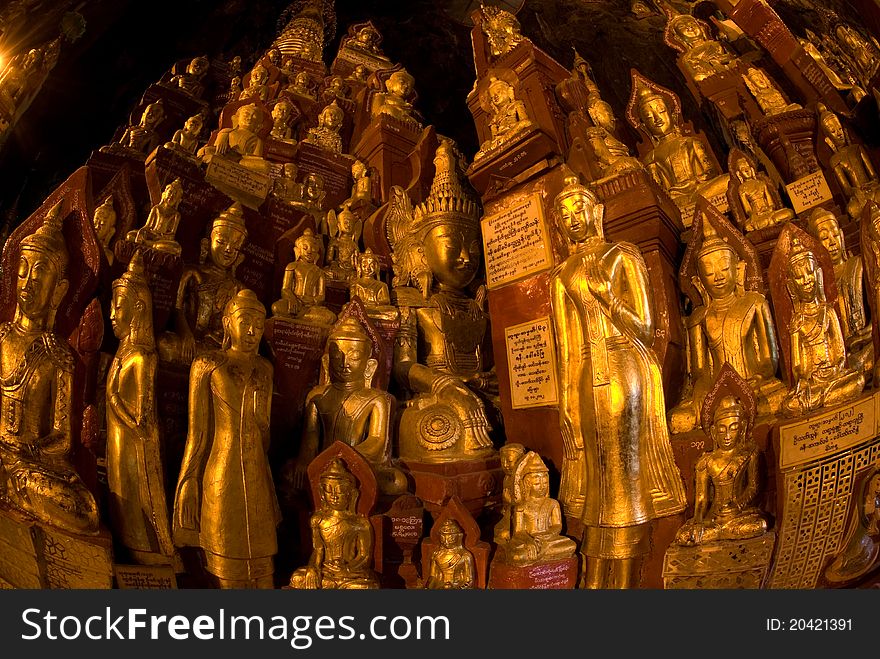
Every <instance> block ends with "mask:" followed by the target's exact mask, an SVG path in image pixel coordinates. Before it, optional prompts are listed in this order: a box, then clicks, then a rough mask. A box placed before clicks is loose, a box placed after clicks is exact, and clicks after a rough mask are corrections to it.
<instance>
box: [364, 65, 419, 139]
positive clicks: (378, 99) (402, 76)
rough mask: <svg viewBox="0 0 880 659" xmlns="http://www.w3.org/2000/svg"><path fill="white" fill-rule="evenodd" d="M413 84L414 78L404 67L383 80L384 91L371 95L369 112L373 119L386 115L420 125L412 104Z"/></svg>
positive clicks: (414, 83)
mask: <svg viewBox="0 0 880 659" xmlns="http://www.w3.org/2000/svg"><path fill="white" fill-rule="evenodd" d="M415 85H416V80H415V78H413V77H412V76H411V75H410V74H409V73H407V71H406V69H400V70H399V71H395V72H394V73H392V74H391V75H390V76H388V79H387V80H386V81H385V91H384V92H378V93H376V94H375V95H374V96H373V101H372V112H371V115H372V117H373V119H376V118H378V117H380V116H381V115H388V116H390V117H394V118H395V119H397V120H398V121H403V122H406V123H410V124H417V125H419V126H421V124H420V122H419V120H418V119H417V118H416V117H415V114H414V110H413V106H412V98H413V93H414V92H415Z"/></svg>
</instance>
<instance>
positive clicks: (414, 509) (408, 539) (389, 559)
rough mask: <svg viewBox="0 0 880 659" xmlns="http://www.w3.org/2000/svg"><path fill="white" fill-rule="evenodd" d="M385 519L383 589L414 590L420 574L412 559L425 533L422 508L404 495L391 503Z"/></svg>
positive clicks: (415, 499) (410, 497)
mask: <svg viewBox="0 0 880 659" xmlns="http://www.w3.org/2000/svg"><path fill="white" fill-rule="evenodd" d="M385 517H386V519H387V523H386V524H384V530H385V535H386V537H385V538H384V540H383V542H382V546H383V554H384V573H383V575H382V577H383V579H382V580H383V585H385V586H386V587H388V588H417V587H418V581H419V571H418V567H417V566H416V563H415V562H414V561H413V555H414V554H415V549H416V547H417V546H418V545H419V542H420V541H421V539H422V535H423V533H424V530H425V520H424V517H425V507H424V506H423V505H422V502H421V500H420V499H419V498H418V497H414V496H412V495H411V494H404V495H402V496H399V497H397V499H395V500H394V502H393V503H392V504H391V507H390V508H389V509H388V511H387V512H386V513H385Z"/></svg>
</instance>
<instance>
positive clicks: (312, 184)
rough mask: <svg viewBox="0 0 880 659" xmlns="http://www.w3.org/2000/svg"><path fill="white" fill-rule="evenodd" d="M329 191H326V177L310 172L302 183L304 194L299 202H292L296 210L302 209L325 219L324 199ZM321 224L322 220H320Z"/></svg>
mask: <svg viewBox="0 0 880 659" xmlns="http://www.w3.org/2000/svg"><path fill="white" fill-rule="evenodd" d="M326 196H327V191H326V190H325V189H324V177H323V176H321V175H320V174H317V173H315V172H309V173H308V174H306V177H305V178H304V179H303V182H302V194H301V195H300V199H299V201H294V202H292V204H293V206H294V207H296V208H301V209H302V210H304V211H306V212H307V213H311V214H312V215H314V216H315V217H316V218H319V216H320V217H321V218H322V217H323V209H324V198H325V197H326ZM319 223H320V219H319Z"/></svg>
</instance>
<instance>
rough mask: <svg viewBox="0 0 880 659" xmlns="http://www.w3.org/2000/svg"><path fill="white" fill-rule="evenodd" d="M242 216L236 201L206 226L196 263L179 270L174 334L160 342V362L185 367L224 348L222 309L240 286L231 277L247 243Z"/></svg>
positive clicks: (166, 336)
mask: <svg viewBox="0 0 880 659" xmlns="http://www.w3.org/2000/svg"><path fill="white" fill-rule="evenodd" d="M247 235H248V232H247V227H246V226H245V222H244V212H243V210H242V207H241V204H239V203H238V202H236V203H234V204H232V205H231V206H230V207H229V208H227V209H226V210H225V211H223V212H222V213H220V215H218V216H217V217H216V218H214V221H213V222H212V223H211V232H210V234H209V235H208V237H207V238H205V239H203V240H202V250H201V259H200V261H199V263H198V264H194V265H187V266H186V267H185V268H184V269H183V274H182V275H181V277H180V283H179V284H178V286H177V297H176V299H175V305H174V314H173V317H174V333H171V332H166V333H165V334H164V335H163V336H162V337H161V338H160V340H159V355H160V357H161V358H162V359H163V360H164V361H176V362H179V363H182V364H190V363H191V362H192V360H193V359H194V358H195V357H197V356H198V355H201V354H205V353H206V352H209V351H211V350H219V349H220V348H221V347H222V345H223V310H224V309H225V308H226V303H227V302H229V300H231V299H232V298H233V297H234V296H235V295H236V293H238V292H239V291H240V290H242V289H243V288H244V286H243V285H242V283H241V282H240V281H239V280H238V279H237V278H236V277H235V268H236V266H237V265H238V264H239V262H240V261H241V250H242V247H243V245H244V242H245V240H246V239H247Z"/></svg>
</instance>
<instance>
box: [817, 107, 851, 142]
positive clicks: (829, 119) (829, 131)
mask: <svg viewBox="0 0 880 659" xmlns="http://www.w3.org/2000/svg"><path fill="white" fill-rule="evenodd" d="M822 129H823V130H824V131H825V134H826V135H827V136H828V138H829V139H830V140H831V141H832V142H834V144H835V145H837V146H843V145H844V144H846V132H844V130H843V125H842V124H841V123H840V119H838V118H837V115H835V114H832V113H831V112H828V113H826V114H825V116H824V117H823V118H822Z"/></svg>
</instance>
